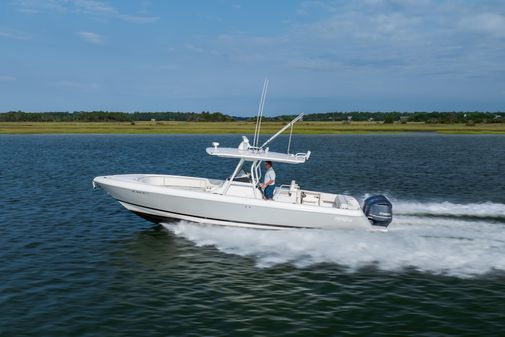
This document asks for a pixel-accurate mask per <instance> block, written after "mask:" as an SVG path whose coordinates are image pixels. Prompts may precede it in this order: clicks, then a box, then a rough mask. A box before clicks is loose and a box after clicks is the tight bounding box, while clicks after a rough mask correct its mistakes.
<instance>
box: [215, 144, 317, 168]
mask: <svg viewBox="0 0 505 337" xmlns="http://www.w3.org/2000/svg"><path fill="white" fill-rule="evenodd" d="M206 151H207V153H208V154H210V155H211V156H218V157H223V158H238V159H244V160H247V161H258V160H263V161H267V160H270V161H273V162H277V163H286V164H303V163H305V161H306V160H308V159H309V157H310V151H308V152H307V153H297V154H288V153H280V152H270V151H265V150H255V149H247V150H241V149H237V148H233V147H217V146H216V147H208V148H207V150H206Z"/></svg>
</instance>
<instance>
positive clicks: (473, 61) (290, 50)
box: [0, 0, 505, 116]
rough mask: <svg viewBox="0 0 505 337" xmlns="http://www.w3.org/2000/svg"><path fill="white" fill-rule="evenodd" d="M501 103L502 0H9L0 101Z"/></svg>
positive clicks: (65, 104) (41, 106) (308, 106)
mask: <svg viewBox="0 0 505 337" xmlns="http://www.w3.org/2000/svg"><path fill="white" fill-rule="evenodd" d="M266 77H268V79H269V81H270V86H269V91H268V96H267V99H266V103H265V114H266V115H278V114H295V113H298V112H302V111H303V112H305V113H314V112H328V111H463V110H464V111H474V110H479V111H505V1H503V0H499V1H494V0H489V1H470V0H467V1H464V0H403V1H400V0H357V1H317V0H314V1H295V0H293V1H291V0H290V1H287V0H276V1H267V0H255V1H252V0H250V1H237V0H213V1H211V0H200V1H199V0H191V1H183V0H180V1H176V0H173V1H162V0H159V1H154V0H152V1H141V0H139V1H128V0H123V1H112V0H1V1H0V111H10V110H23V111H80V110H86V111H90V110H109V111H130V112H133V111H197V112H198V111H221V112H223V113H227V114H231V115H236V116H252V115H255V114H256V112H257V109H258V104H259V99H260V94H261V88H262V84H263V80H264V79H265V78H266Z"/></svg>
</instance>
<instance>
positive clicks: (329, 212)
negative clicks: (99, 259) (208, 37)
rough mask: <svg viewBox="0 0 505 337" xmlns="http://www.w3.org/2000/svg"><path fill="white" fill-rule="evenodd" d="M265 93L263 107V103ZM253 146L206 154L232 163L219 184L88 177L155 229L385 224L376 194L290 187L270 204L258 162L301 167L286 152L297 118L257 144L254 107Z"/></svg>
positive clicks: (300, 158) (299, 156)
mask: <svg viewBox="0 0 505 337" xmlns="http://www.w3.org/2000/svg"><path fill="white" fill-rule="evenodd" d="M264 94H265V88H264V92H263V93H262V101H263V104H264ZM260 107H261V108H260V111H259V113H258V117H257V122H256V129H255V133H254V139H253V142H252V144H251V143H250V141H249V139H248V137H246V136H242V141H241V142H240V144H239V145H238V147H236V148H231V147H221V146H220V144H219V143H218V142H213V143H212V146H210V147H208V148H207V149H206V152H207V154H209V155H211V156H215V157H218V158H232V159H235V160H238V163H237V165H236V166H235V169H234V170H233V172H232V173H231V175H230V176H229V177H228V178H226V179H223V180H215V179H208V178H202V177H189V176H178V175H164V174H119V175H108V176H99V177H95V178H94V179H93V187H94V188H102V189H103V190H105V191H106V192H107V193H108V194H109V195H110V196H111V197H112V198H114V199H116V200H117V201H118V202H119V203H120V204H121V205H122V206H124V207H125V208H126V209H128V210H129V211H131V212H133V213H135V214H137V215H139V216H141V217H142V218H144V219H147V220H149V221H152V222H155V223H167V222H171V221H174V220H175V221H180V220H186V221H191V222H196V223H205V224H213V225H222V226H236V227H247V228H256V229H300V228H310V229H356V228H360V229H381V230H385V229H386V228H387V226H388V225H389V224H390V223H391V221H392V216H393V215H392V204H391V202H390V201H389V199H388V198H387V197H385V196H383V195H376V196H372V197H369V198H367V199H366V200H364V202H363V206H361V205H360V203H359V202H358V201H357V200H356V199H355V198H354V197H352V196H348V195H343V194H332V193H326V192H318V191H312V190H306V189H302V188H301V187H300V186H299V185H298V184H297V183H296V181H294V180H293V181H291V183H290V184H286V185H280V186H279V187H276V188H275V190H274V193H273V199H271V200H267V199H265V198H264V195H263V191H262V190H261V189H260V187H259V186H260V181H261V177H262V173H261V164H262V163H263V162H265V161H271V162H273V163H282V164H292V165H300V164H304V163H305V162H306V161H307V160H309V158H310V156H311V152H310V151H307V152H298V153H290V144H291V137H292V130H293V125H294V124H295V123H296V122H298V121H299V120H301V119H302V118H303V113H301V114H300V115H298V116H297V117H296V118H294V119H293V120H292V121H291V122H289V123H288V124H286V125H285V126H284V127H283V128H281V129H280V130H279V131H278V132H277V133H276V134H274V135H273V136H272V137H270V138H269V139H268V140H267V141H265V142H264V143H263V144H262V145H259V144H260V137H259V135H260V128H261V118H262V110H263V108H262V106H261V103H260ZM288 128H290V129H291V132H290V135H289V142H288V149H287V151H286V153H284V152H273V151H270V149H269V145H270V144H271V143H272V142H273V141H274V140H275V139H276V138H277V137H278V136H279V135H280V134H282V133H283V132H284V131H286V130H287V129H288Z"/></svg>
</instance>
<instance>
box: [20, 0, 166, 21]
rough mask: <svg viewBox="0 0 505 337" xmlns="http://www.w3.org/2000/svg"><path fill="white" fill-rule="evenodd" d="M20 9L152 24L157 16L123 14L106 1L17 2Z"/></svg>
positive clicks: (34, 0) (31, 11)
mask: <svg viewBox="0 0 505 337" xmlns="http://www.w3.org/2000/svg"><path fill="white" fill-rule="evenodd" d="M17 3H18V6H19V9H20V10H21V11H23V12H28V13H39V12H42V11H58V12H60V13H66V12H77V13H84V14H87V15H93V16H101V17H110V18H115V19H119V20H123V21H127V22H132V23H152V22H156V21H158V20H159V17H157V16H148V15H133V14H127V13H123V12H121V11H120V10H118V9H117V8H115V7H113V6H111V5H109V4H108V3H106V2H104V1H98V0H46V1H39V0H17Z"/></svg>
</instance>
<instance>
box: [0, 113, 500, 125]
mask: <svg viewBox="0 0 505 337" xmlns="http://www.w3.org/2000/svg"><path fill="white" fill-rule="evenodd" d="M295 116H296V115H281V116H275V117H264V120H267V121H282V122H285V121H289V120H291V119H293V118H294V117H295ZM255 118H256V117H236V116H230V115H226V114H223V113H221V112H208V111H202V112H199V113H197V112H133V113H128V112H113V111H74V112H23V111H9V112H4V113H0V122H135V121H152V120H155V121H185V122H231V121H243V120H254V119H255ZM304 120H305V121H342V122H352V121H357V122H360V121H369V122H384V123H394V122H405V123H406V122H424V123H433V124H435V123H444V124H453V123H469V122H472V123H504V122H505V112H495V113H490V112H479V111H467V112H455V111H453V112H438V111H433V112H363V111H352V112H326V113H313V114H307V115H305V116H304Z"/></svg>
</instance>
